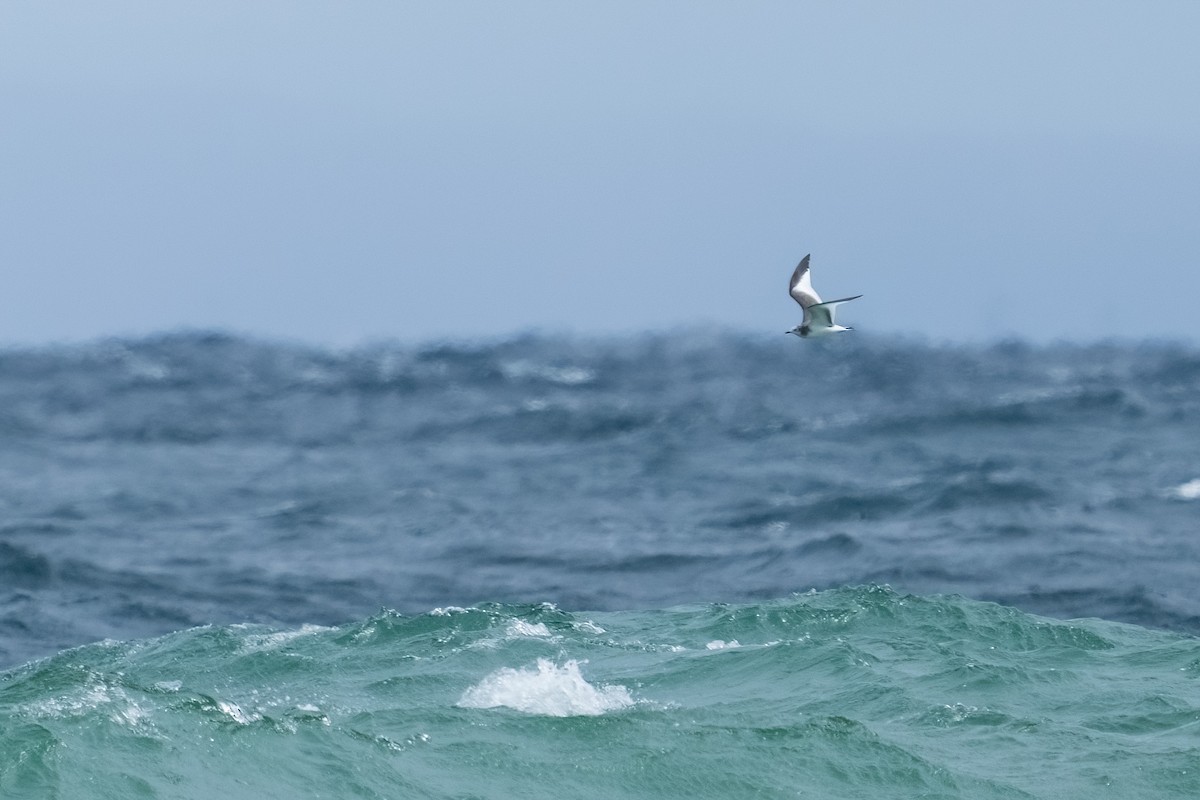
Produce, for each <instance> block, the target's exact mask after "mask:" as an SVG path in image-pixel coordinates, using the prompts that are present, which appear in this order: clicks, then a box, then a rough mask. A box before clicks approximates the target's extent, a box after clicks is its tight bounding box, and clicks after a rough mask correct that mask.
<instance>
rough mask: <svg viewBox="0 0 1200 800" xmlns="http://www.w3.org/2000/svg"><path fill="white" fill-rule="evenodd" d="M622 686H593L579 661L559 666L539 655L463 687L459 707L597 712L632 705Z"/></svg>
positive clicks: (567, 713)
mask: <svg viewBox="0 0 1200 800" xmlns="http://www.w3.org/2000/svg"><path fill="white" fill-rule="evenodd" d="M633 702H634V701H633V698H632V697H631V696H630V695H629V690H628V689H626V688H625V687H624V686H610V685H601V686H593V685H592V684H590V683H588V682H587V681H586V680H584V679H583V675H581V674H580V672H579V662H577V661H567V662H566V663H565V664H562V665H561V666H560V665H558V664H554V663H553V662H551V661H549V660H547V659H544V658H539V659H538V662H537V665H536V666H534V667H529V668H525V669H510V668H508V667H504V668H502V669H499V670H497V671H495V672H493V673H492V674H491V675H488V676H487V677H486V678H484V679H483V680H482V681H480V682H479V683H477V684H476V685H474V686H472V687H471V688H469V689H467V691H466V692H464V693H463V696H462V697H460V698H459V700H458V706H459V707H461V708H500V707H503V708H511V709H513V710H515V711H521V712H523V713H526V714H538V715H541V716H547V717H576V716H589V717H590V716H598V715H600V714H605V713H607V712H609V711H620V710H621V709H623V708H629V707H630V706H632V705H633Z"/></svg>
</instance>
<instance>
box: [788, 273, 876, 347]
mask: <svg viewBox="0 0 1200 800" xmlns="http://www.w3.org/2000/svg"><path fill="white" fill-rule="evenodd" d="M810 258H812V254H811V253H810V254H809V255H806V256H805V257H804V258H802V259H801V260H800V263H799V264H797V265H796V271H795V272H793V273H792V280H791V282H790V283H789V284H788V294H790V295H791V296H792V299H793V300H795V301H796V302H797V303H799V304H800V307H801V308H803V309H804V319H803V320H802V321H801V322H800V324H799V325H797V326H796V327H794V328H792V329H791V330H790V331H784V333H794V334H796V335H797V336H800V337H803V338H808V337H809V336H825V335H827V334H830V333H841V332H842V331H852V330H854V329H853V328H850V327H843V326H841V325H838V324H837V323H836V322H834V321H833V315H834V313H835V312H836V311H837V307H838V306H840V305H841V304H842V303H848V302H850V301H851V300H857V299H858V298H860V297H862V295H861V294H856V295H854V297H843V298H842V299H841V300H830V301H829V302H827V303H823V302H821V296H820V295H819V294H817V292H816V290H814V289H813V287H812V277H811V276H810V275H809V273H808V260H809V259H810Z"/></svg>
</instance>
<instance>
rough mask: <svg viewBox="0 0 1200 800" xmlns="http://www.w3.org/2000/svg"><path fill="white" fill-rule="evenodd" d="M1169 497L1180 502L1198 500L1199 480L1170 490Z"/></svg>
mask: <svg viewBox="0 0 1200 800" xmlns="http://www.w3.org/2000/svg"><path fill="white" fill-rule="evenodd" d="M1171 496H1172V497H1176V498H1178V499H1180V500H1200V478H1196V479H1195V480H1190V481H1188V482H1187V483H1181V484H1180V485H1178V486H1176V487H1175V488H1174V489H1172V490H1171Z"/></svg>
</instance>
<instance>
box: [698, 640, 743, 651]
mask: <svg viewBox="0 0 1200 800" xmlns="http://www.w3.org/2000/svg"><path fill="white" fill-rule="evenodd" d="M741 646H742V645H741V644H740V643H739V642H738V640H737V639H730V640H729V641H728V642H723V641H721V640H720V639H715V640H714V641H711V642H709V643H708V644H706V645H704V647H705V649H707V650H728V649H730V648H733V647H741Z"/></svg>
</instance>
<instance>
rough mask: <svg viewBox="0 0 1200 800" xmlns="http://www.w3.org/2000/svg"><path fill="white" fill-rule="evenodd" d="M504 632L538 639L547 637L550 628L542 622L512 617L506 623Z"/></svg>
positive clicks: (548, 636)
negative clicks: (511, 619)
mask: <svg viewBox="0 0 1200 800" xmlns="http://www.w3.org/2000/svg"><path fill="white" fill-rule="evenodd" d="M506 633H507V634H508V635H509V636H529V637H533V638H538V639H549V638H550V629H549V628H547V627H546V623H544V622H534V623H532V624H531V623H528V622H526V621H525V620H523V619H514V620H513V621H512V622H510V623H508V630H507V631H506Z"/></svg>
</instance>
